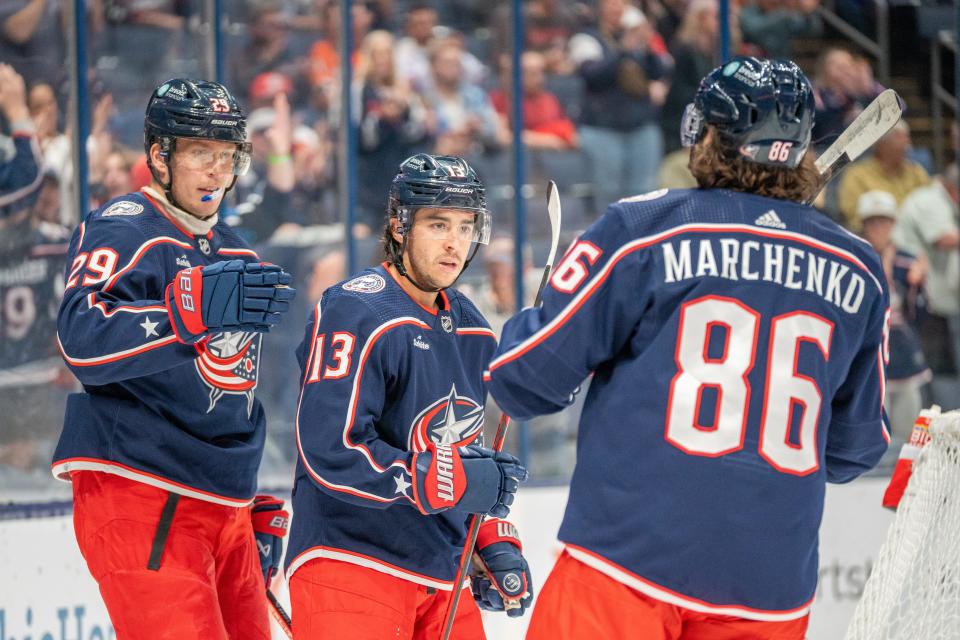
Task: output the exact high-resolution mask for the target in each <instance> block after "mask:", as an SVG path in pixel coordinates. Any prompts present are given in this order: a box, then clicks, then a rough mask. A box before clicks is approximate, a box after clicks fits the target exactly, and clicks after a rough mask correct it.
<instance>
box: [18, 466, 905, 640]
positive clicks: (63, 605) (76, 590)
mask: <svg viewBox="0 0 960 640" xmlns="http://www.w3.org/2000/svg"><path fill="white" fill-rule="evenodd" d="M886 484H887V478H886V477H868V478H860V479H859V480H856V481H854V482H853V483H851V484H848V485H828V487H827V497H826V508H825V512H824V519H823V525H822V526H821V530H820V533H821V536H820V585H819V588H818V590H817V596H816V599H815V601H814V605H813V612H812V614H811V620H810V627H809V630H808V634H807V637H808V638H809V639H810V640H841V639H842V638H843V634H844V631H845V630H846V627H847V624H848V622H849V620H850V618H851V616H852V615H853V610H854V608H855V606H856V603H857V601H858V600H859V597H860V595H861V593H862V592H863V586H864V584H865V582H866V580H867V577H868V576H869V574H870V571H871V570H872V568H873V566H874V564H875V563H876V558H877V553H878V551H879V549H880V546H881V544H882V543H883V540H884V537H885V536H886V532H887V528H888V527H889V525H890V523H891V522H892V521H893V514H892V513H891V512H889V511H888V510H886V509H883V508H882V507H881V506H880V499H881V496H882V495H883V491H884V488H885V487H886ZM566 496H567V490H566V487H532V488H528V489H523V490H521V491H520V493H519V494H518V497H517V501H516V503H515V505H514V509H513V511H512V513H511V516H510V519H511V520H512V521H513V522H514V523H515V524H516V525H517V527H518V528H519V530H520V535H521V537H522V539H523V546H524V555H525V556H526V557H527V560H528V561H529V562H530V566H531V570H532V572H533V580H534V588H535V590H536V592H537V593H539V592H540V590H541V588H542V586H543V581H544V580H545V579H546V577H547V574H548V573H549V571H550V568H551V566H552V565H553V562H554V560H555V559H556V557H557V555H558V554H559V553H560V551H561V549H562V547H561V544H560V543H559V542H558V541H557V539H556V534H557V530H558V529H559V527H560V520H561V518H562V517H563V509H564V505H565V504H566ZM41 507H42V506H41ZM22 511H24V513H26V512H27V511H28V510H22ZM64 511H65V510H64V509H62V508H60V509H56V510H51V509H47V510H46V511H44V510H43V509H42V508H40V509H39V510H38V511H37V513H36V514H33V515H32V516H31V517H23V518H14V519H2V520H0V566H2V567H4V573H5V576H4V578H5V579H4V580H3V581H0V640H27V639H29V640H112V639H113V638H114V637H115V634H114V632H113V627H112V626H111V625H110V620H109V617H108V616H107V612H106V609H105V607H104V606H103V603H102V601H101V600H100V597H99V593H98V591H97V585H96V583H95V582H94V581H93V579H92V578H91V577H90V575H89V573H88V572H87V569H86V566H85V565H84V563H83V558H82V557H81V556H80V552H79V550H78V549H77V545H76V541H75V539H74V535H73V524H72V520H71V516H70V514H69V513H65V512H64ZM51 513H52V514H54V515H50V514H51ZM284 586H285V585H284V584H283V580H282V579H279V580H277V581H276V582H275V584H274V591H275V592H276V594H277V596H278V598H279V600H280V601H281V602H282V604H283V605H284V607H285V608H286V610H287V611H289V600H288V598H287V593H286V590H285V588H284ZM528 619H529V614H528V615H527V616H525V617H523V618H519V619H514V618H508V617H507V616H505V615H503V614H495V613H488V612H484V626H485V628H486V631H487V637H488V638H490V639H491V640H521V639H522V638H523V636H524V633H525V631H526V626H527V622H528ZM285 637H286V636H285V635H284V634H283V633H282V631H281V630H280V629H279V628H276V627H275V629H274V638H276V639H277V640H280V639H282V638H285Z"/></svg>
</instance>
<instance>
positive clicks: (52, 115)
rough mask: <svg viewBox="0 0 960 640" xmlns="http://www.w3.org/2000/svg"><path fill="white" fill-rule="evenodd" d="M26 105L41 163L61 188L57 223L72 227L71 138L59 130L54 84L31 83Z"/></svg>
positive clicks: (75, 218)
mask: <svg viewBox="0 0 960 640" xmlns="http://www.w3.org/2000/svg"><path fill="white" fill-rule="evenodd" d="M27 104H28V106H29V109H30V118H31V119H32V120H33V124H34V126H35V127H36V129H37V139H38V141H39V143H40V151H41V153H42V154H43V166H44V168H45V170H47V171H50V172H53V173H54V174H55V175H56V179H57V185H58V186H59V189H60V198H59V200H60V204H61V208H60V209H59V210H58V211H57V215H58V216H59V217H60V219H59V222H60V223H61V224H64V225H67V226H68V227H72V226H74V225H76V224H77V222H78V220H77V217H78V216H77V209H76V204H75V202H74V197H73V141H72V140H71V139H70V138H68V137H67V136H66V135H65V134H64V133H63V132H62V131H61V130H60V112H59V106H58V105H57V97H56V94H55V92H54V90H53V87H52V86H50V85H49V84H47V83H46V82H39V83H37V84H35V85H33V86H32V87H31V88H30V93H29V97H28V100H27ZM94 114H95V115H96V114H97V110H94ZM95 120H96V118H95Z"/></svg>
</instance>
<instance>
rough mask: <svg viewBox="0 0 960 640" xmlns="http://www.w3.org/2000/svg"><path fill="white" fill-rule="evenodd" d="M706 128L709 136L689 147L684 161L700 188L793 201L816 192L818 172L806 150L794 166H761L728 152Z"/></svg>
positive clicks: (803, 198)
mask: <svg viewBox="0 0 960 640" xmlns="http://www.w3.org/2000/svg"><path fill="white" fill-rule="evenodd" d="M708 131H709V133H710V135H707V136H705V137H704V139H703V140H701V141H700V142H699V143H697V145H696V146H695V147H694V148H693V149H692V150H691V153H690V163H689V164H688V167H689V168H690V172H691V173H692V174H693V177H694V178H696V180H697V184H698V185H699V186H700V188H701V189H732V190H733V191H744V192H747V193H753V194H756V195H758V196H767V197H769V198H780V199H781V200H794V201H796V202H804V201H806V199H807V198H810V197H812V196H814V195H816V192H817V190H818V187H819V185H820V173H819V172H818V171H817V167H816V165H815V164H814V158H813V154H812V153H810V152H809V151H808V152H807V153H805V154H804V156H803V158H802V159H801V160H800V164H799V165H797V168H796V169H790V168H789V167H774V166H770V165H763V164H758V163H756V162H750V161H749V160H746V159H744V158H741V157H740V156H738V155H736V152H734V153H732V154H731V153H729V152H728V151H727V150H726V148H725V147H724V146H722V145H721V143H720V140H719V136H718V135H717V132H716V131H715V130H713V126H712V125H708Z"/></svg>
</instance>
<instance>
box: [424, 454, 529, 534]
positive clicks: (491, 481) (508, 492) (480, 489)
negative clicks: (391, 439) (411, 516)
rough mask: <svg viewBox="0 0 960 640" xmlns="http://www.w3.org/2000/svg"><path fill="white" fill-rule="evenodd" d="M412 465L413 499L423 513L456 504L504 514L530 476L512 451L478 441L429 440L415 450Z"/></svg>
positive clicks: (465, 508)
mask: <svg viewBox="0 0 960 640" xmlns="http://www.w3.org/2000/svg"><path fill="white" fill-rule="evenodd" d="M412 466H413V470H414V474H413V499H414V502H415V503H416V505H417V508H418V509H419V510H420V512H421V513H423V514H431V513H437V512H438V511H444V510H446V509H452V508H456V509H457V510H459V511H465V512H467V513H484V514H486V513H489V514H490V515H494V516H497V517H499V518H502V517H504V516H506V515H507V514H508V513H510V505H511V504H513V496H514V494H515V493H516V492H517V489H518V488H519V487H520V483H521V482H523V481H524V480H526V479H527V470H526V469H525V468H524V467H523V465H521V464H520V461H519V460H517V459H516V458H514V457H513V456H511V455H510V454H508V453H499V452H496V451H493V450H492V449H484V448H482V447H478V446H475V445H470V446H468V447H463V448H461V449H457V448H455V447H451V446H449V445H442V444H434V443H430V444H429V445H428V446H427V450H426V451H423V452H421V453H417V454H414V458H413V465H412Z"/></svg>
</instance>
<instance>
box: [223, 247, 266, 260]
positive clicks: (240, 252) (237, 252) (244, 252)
mask: <svg viewBox="0 0 960 640" xmlns="http://www.w3.org/2000/svg"><path fill="white" fill-rule="evenodd" d="M217 253H220V254H223V255H225V256H251V257H253V258H256V259H257V260H259V259H260V256H258V255H257V252H256V251H254V250H253V249H227V248H221V249H217Z"/></svg>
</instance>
